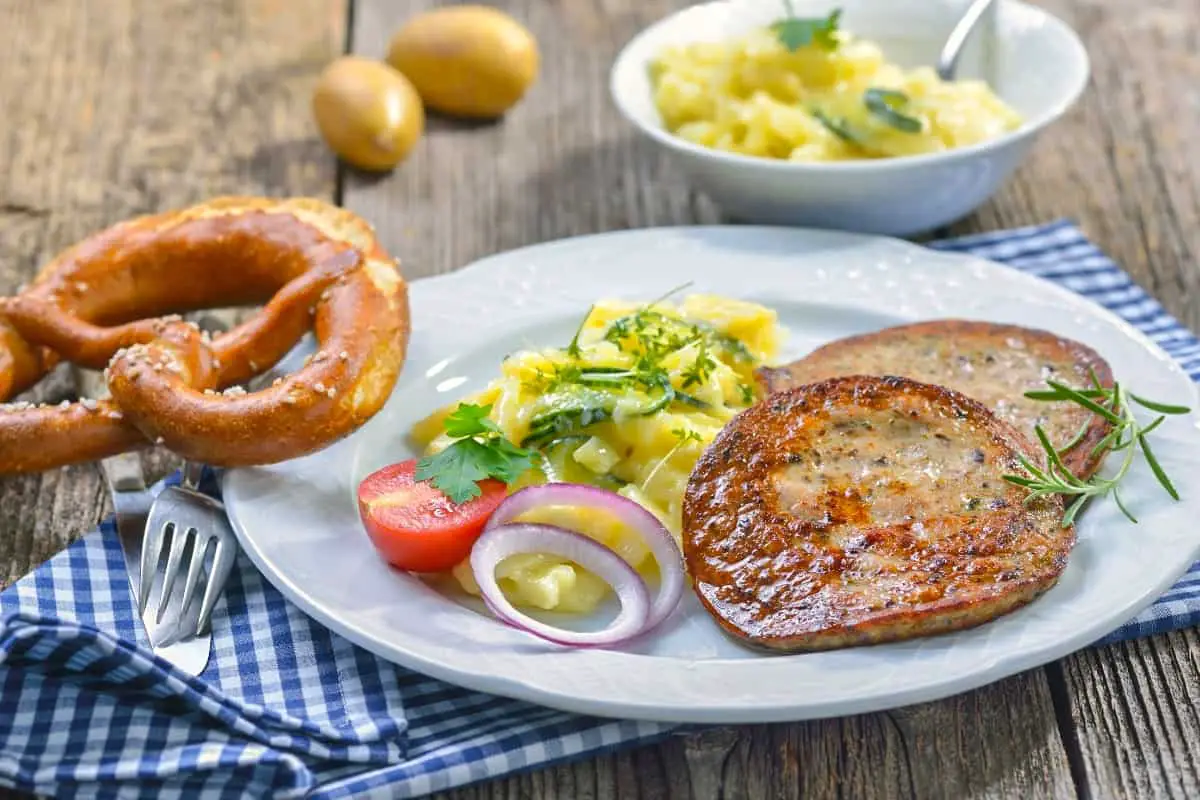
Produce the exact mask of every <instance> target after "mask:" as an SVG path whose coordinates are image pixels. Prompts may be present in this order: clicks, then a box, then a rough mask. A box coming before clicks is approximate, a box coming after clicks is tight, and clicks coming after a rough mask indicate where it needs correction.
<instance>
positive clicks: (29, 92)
mask: <svg viewBox="0 0 1200 800" xmlns="http://www.w3.org/2000/svg"><path fill="white" fill-rule="evenodd" d="M344 2H345V0H216V1H214V2H211V3H205V2H200V3H198V2H185V0H105V2H104V3H98V2H92V0H39V1H38V2H37V3H34V2H31V0H0V30H9V31H20V32H21V33H20V35H19V36H15V37H9V40H8V43H7V44H6V47H5V48H3V49H0V135H2V136H3V140H2V141H0V144H2V146H0V175H4V176H6V180H5V181H3V182H0V292H4V291H10V290H12V289H14V288H15V287H16V286H17V285H19V284H20V283H21V282H22V281H24V280H26V279H27V278H28V276H29V275H31V274H32V272H33V270H34V269H35V268H36V266H37V265H38V264H40V263H42V262H44V261H45V259H46V258H48V257H49V256H50V255H52V254H53V253H54V252H57V251H58V250H59V249H60V248H62V247H64V246H66V245H67V244H69V243H71V242H73V241H75V240H77V239H78V238H80V237H82V236H84V235H86V234H87V233H89V232H91V231H94V230H96V229H98V228H100V227H103V226H104V225H107V224H110V223H112V222H115V221H117V220H119V219H123V218H125V217H128V216H130V215H133V214H137V213H142V212H148V211H156V210H161V209H164V208H168V207H171V206H177V205H183V204H186V203H189V202H193V201H196V200H199V199H203V198H205V197H208V196H211V195H213V194H218V193H225V192H239V191H243V192H259V193H266V194H277V195H281V194H301V193H303V194H313V195H317V196H330V195H333V194H334V192H335V186H334V177H335V173H334V162H333V160H332V159H331V158H330V157H329V155H328V154H327V153H326V151H325V150H324V148H323V147H322V146H321V145H320V143H319V142H318V141H317V139H316V138H315V135H314V132H313V129H312V126H311V123H310V121H309V117H308V92H309V90H310V88H311V86H312V83H313V81H314V80H315V77H316V75H317V73H318V72H319V70H320V69H321V68H322V67H323V66H324V64H325V63H326V62H327V61H328V59H329V58H331V57H332V56H333V55H334V54H336V52H338V51H339V50H340V48H341V47H342V44H343V41H344V29H343V24H344V20H345V10H346V9H345V5H344ZM430 4H432V3H431V2H424V0H402V1H400V0H357V2H356V6H355V13H354V15H353V19H354V31H353V38H352V43H353V48H354V49H355V50H356V51H357V52H360V53H364V54H368V55H375V56H378V55H380V54H382V52H383V50H384V46H385V43H386V39H387V37H388V35H389V33H390V32H391V31H392V30H393V29H394V28H395V27H396V26H397V25H398V24H399V23H400V22H401V21H402V20H403V19H406V18H407V17H408V16H410V15H411V14H412V13H414V12H415V11H417V10H419V9H421V8H424V7H428V5H430ZM495 4H496V5H501V6H503V7H505V8H506V9H508V10H509V11H510V12H512V13H513V14H514V15H515V16H517V17H518V18H520V19H522V20H523V21H524V22H525V23H526V24H527V25H529V26H530V27H531V28H532V29H533V30H534V31H535V33H536V34H537V35H538V38H539V40H540V42H541V44H542V47H543V59H544V60H543V70H542V76H541V79H540V80H539V82H538V84H537V85H536V86H535V87H534V88H533V90H532V91H531V92H530V94H529V96H528V97H527V99H526V100H525V101H524V102H523V103H522V104H520V105H519V106H518V107H517V108H515V109H514V110H513V111H512V112H511V113H510V114H509V115H508V116H507V118H506V119H505V120H503V121H502V122H500V123H499V124H486V125H464V124H460V123H455V122H451V121H448V120H444V119H438V118H436V117H434V118H431V119H430V121H429V125H428V131H427V135H426V136H425V138H424V139H423V141H422V142H421V144H420V145H419V146H418V148H417V151H416V152H415V154H414V156H413V157H412V158H411V159H410V160H409V161H408V162H407V163H405V164H404V165H402V166H401V168H399V169H398V170H396V171H395V172H393V173H392V174H389V175H386V176H375V177H366V176H362V175H357V174H353V173H350V174H346V175H344V178H345V180H344V181H343V184H342V186H341V187H340V190H341V196H343V197H344V201H345V203H346V205H348V206H349V207H350V208H352V209H353V210H356V211H358V212H360V213H363V214H364V215H366V216H368V218H370V219H371V220H372V221H374V222H375V223H376V224H377V225H378V226H379V227H380V228H381V233H382V235H383V237H384V240H385V244H387V245H388V246H389V247H390V248H392V249H393V250H394V251H395V252H396V253H397V254H398V255H400V256H401V258H402V259H403V262H404V265H405V270H406V272H407V273H408V274H409V276H410V277H418V276H424V275H431V274H436V273H440V272H445V271H448V270H450V269H454V268H457V267H459V266H462V265H464V264H466V263H469V262H470V261H472V260H474V259H476V258H479V257H481V256H483V255H487V254H489V253H492V252H496V251H500V250H505V249H509V248H513V247H518V246H521V245H525V244H531V243H535V242H538V241H543V240H546V239H552V238H559V237H562V236H568V235H574V234H583V233H591V232H596V231H603V230H613V229H620V228H627V227H637V226H648V225H664V224H675V223H689V222H702V223H703V222H717V221H720V219H721V218H720V215H719V212H718V210H717V209H716V208H715V206H714V205H713V204H712V203H710V202H709V201H708V200H707V199H706V198H704V197H702V196H700V195H699V194H697V193H696V192H694V191H692V190H691V189H690V188H689V187H688V186H687V184H686V182H685V181H684V179H683V178H682V177H681V176H680V175H679V174H677V173H675V172H674V171H673V170H671V169H670V168H669V167H668V166H667V165H666V164H665V163H664V162H663V160H662V159H661V158H660V157H659V155H658V154H657V153H656V152H655V150H654V149H653V148H651V147H649V146H648V145H646V144H645V143H642V142H640V141H638V140H636V139H635V137H634V135H633V132H632V131H631V130H630V129H629V128H628V126H627V125H625V123H623V122H622V121H621V120H620V118H619V117H618V115H617V114H616V112H615V110H614V108H613V107H612V105H611V102H610V100H609V98H608V94H607V70H608V67H609V65H610V63H611V59H612V57H613V55H614V54H615V53H616V51H617V49H618V48H619V47H620V46H621V45H622V44H623V43H624V42H625V41H626V40H628V38H629V37H631V36H632V35H633V33H634V32H635V31H636V30H637V29H638V28H639V27H641V26H642V25H644V24H646V23H647V22H649V21H651V20H653V19H656V18H658V17H660V16H662V15H664V14H666V13H668V12H669V11H670V10H671V9H672V8H674V7H676V6H677V5H680V4H681V0H504V1H503V2H499V3H495ZM1040 4H1041V5H1044V6H1045V7H1047V8H1048V9H1050V10H1051V11H1053V12H1054V13H1056V14H1058V15H1059V16H1061V17H1063V18H1064V19H1066V20H1067V21H1069V22H1070V23H1071V24H1073V25H1074V26H1076V27H1077V29H1079V30H1080V31H1081V33H1082V34H1083V36H1084V38H1085V42H1086V44H1087V45H1088V48H1089V51H1090V53H1091V56H1092V59H1093V71H1094V77H1093V81H1092V86H1091V88H1090V90H1089V92H1088V93H1087V95H1086V96H1085V98H1084V99H1083V101H1082V102H1081V104H1080V105H1079V107H1078V108H1077V109H1076V110H1075V111H1073V112H1072V113H1071V114H1070V115H1069V116H1068V117H1067V118H1066V119H1065V120H1063V121H1062V122H1061V123H1060V124H1058V125H1057V126H1055V127H1054V128H1053V129H1051V130H1050V131H1049V132H1047V133H1046V134H1045V135H1044V136H1043V137H1042V139H1041V141H1040V143H1039V146H1038V147H1037V148H1036V150H1035V152H1034V154H1033V156H1032V158H1031V159H1030V161H1029V163H1028V164H1026V165H1025V166H1024V167H1023V168H1022V169H1021V170H1020V172H1019V173H1018V174H1017V176H1016V177H1015V178H1014V180H1013V181H1011V182H1010V183H1009V184H1008V185H1007V186H1006V187H1005V188H1004V190H1003V191H1002V192H1001V193H1000V194H999V195H997V197H996V198H995V199H994V200H993V201H992V202H991V203H989V204H987V205H986V206H985V207H984V208H982V209H981V210H980V211H979V213H978V214H976V215H974V216H973V217H972V218H970V219H968V220H966V221H964V222H962V223H959V224H958V225H955V226H953V228H952V229H951V230H950V232H953V233H960V232H969V231H974V230H980V229H993V228H997V227H1004V226H1010V225H1019V224H1029V223H1034V222H1041V221H1045V220H1048V219H1052V218H1056V217H1061V216H1068V217H1072V218H1074V219H1076V220H1078V221H1079V222H1080V223H1081V224H1082V226H1083V227H1084V229H1085V230H1086V231H1087V232H1088V234H1089V235H1091V236H1092V237H1093V238H1094V239H1095V240H1097V241H1098V242H1099V243H1100V244H1101V246H1103V247H1104V248H1105V249H1106V250H1107V251H1108V252H1109V253H1110V254H1112V255H1113V256H1114V257H1115V258H1116V259H1117V260H1118V262H1120V263H1121V264H1122V265H1123V266H1125V267H1126V268H1127V269H1129V270H1130V271H1131V272H1132V273H1133V274H1134V276H1135V277H1136V278H1137V279H1138V280H1139V281H1140V282H1141V283H1142V284H1143V285H1144V286H1146V287H1147V288H1148V289H1150V290H1151V291H1152V292H1153V293H1154V294H1156V295H1157V296H1158V297H1159V298H1160V299H1162V300H1163V301H1164V303H1165V304H1166V305H1167V307H1168V308H1169V309H1170V310H1171V311H1172V312H1173V313H1175V314H1176V315H1178V316H1180V317H1181V318H1182V319H1183V320H1184V321H1185V322H1187V323H1188V324H1189V325H1190V326H1191V327H1193V329H1195V328H1197V327H1200V302H1197V296H1196V293H1197V291H1198V289H1197V287H1198V283H1200V275H1198V272H1200V266H1198V257H1200V188H1198V187H1200V158H1198V157H1197V151H1196V145H1195V136H1196V134H1197V132H1200V90H1198V89H1197V88H1196V87H1197V86H1200V55H1198V54H1200V19H1198V17H1200V15H1198V14H1197V12H1196V7H1195V0H1147V1H1146V2H1140V3H1135V2H1133V0H1120V1H1118V0H1042V1H1041V3H1040ZM68 392H69V387H68V386H67V385H66V382H65V380H63V379H62V378H61V377H60V378H59V379H57V380H55V381H51V382H49V383H48V384H47V385H46V386H45V387H43V396H44V397H46V398H53V399H58V398H60V397H63V396H66V395H67V393H68ZM149 463H150V468H151V471H152V472H153V473H154V474H155V475H156V476H157V475H158V474H161V473H162V471H164V470H165V469H166V468H167V467H168V466H170V460H169V459H168V458H166V457H165V456H163V455H162V454H157V455H155V456H154V457H152V458H151V459H150V462H149ZM105 508H106V499H105V497H104V492H103V487H102V485H101V484H100V482H99V480H98V476H97V473H96V471H95V469H94V468H92V467H86V466H85V467H79V468H72V469H66V470H59V471H56V472H52V473H46V474H44V475H37V476H29V477H25V478H17V479H7V480H3V479H0V586H3V585H6V584H7V583H8V582H11V581H12V580H14V579H15V578H17V577H19V576H20V575H22V574H24V573H25V572H27V571H28V570H29V569H30V568H31V567H32V566H34V565H35V564H37V563H39V562H40V561H42V560H43V559H45V558H46V557H48V556H49V555H51V554H52V553H54V552H56V551H57V550H59V549H61V548H62V547H63V546H64V545H65V544H66V543H67V542H68V541H69V540H70V539H71V538H73V537H74V536H76V535H78V534H79V533H80V532H82V531H83V530H85V529H87V528H88V527H90V526H91V525H93V524H94V523H95V521H96V520H97V519H98V518H100V516H101V515H102V514H103V513H105ZM1197 686H1200V637H1198V636H1197V634H1196V632H1195V631H1188V632H1183V633H1177V634H1172V635H1169V636H1160V637H1153V638H1151V639H1147V640H1142V641H1138V642H1133V643H1126V644H1121V645H1115V646H1112V647H1107V648H1101V649H1095V650H1088V651H1084V652H1082V653H1080V654H1077V655H1076V656H1073V657H1071V658H1069V659H1066V660H1064V661H1063V662H1059V664H1057V665H1054V666H1052V667H1051V668H1049V669H1045V670H1035V671H1031V672H1029V673H1025V674H1023V675H1019V676H1015V677H1013V678H1010V679H1008V680H1006V681H1002V682H1000V683H998V684H995V685H993V686H990V687H987V688H985V689H981V690H978V691H975V692H971V693H967V694H964V695H962V696H959V697H955V698H951V699H948V700H945V701H942V702H939V703H931V704H924V705H920V706H915V707H911V708H905V709H899V710H896V711H893V712H890V713H887V714H874V715H864V716H858V717H850V718H846V719H839V720H828V721H821V722H813V723H805V724H797V725H775V726H758V727H746V728H738V729H723V730H713V731H708V732H706V733H703V734H700V735H697V736H691V737H678V738H675V739H672V740H670V741H668V742H666V743H663V744H660V745H657V746H654V747H647V748H642V749H639V750H635V751H631V752H625V753H621V754H617V755H612V756H606V757H603V758H599V759H593V760H590V761H584V762H580V763H577V764H573V765H566V766H562V767H558V768H554V769H551V770H543V771H539V772H534V773H531V774H528V775H523V776H518V777H513V778H509V779H504V780H500V781H495V782H492V783H489V784H483V785H480V786H477V787H472V788H469V789H465V790H461V791H458V792H453V793H449V794H447V795H444V796H443V797H444V798H454V799H455V800H459V799H462V800H465V798H475V800H485V798H496V799H497V800H499V798H538V799H539V800H540V799H543V798H544V799H546V800H549V798H626V797H634V798H660V797H663V798H695V799H696V800H707V799H708V798H714V799H715V798H743V797H744V798H767V797H769V798H774V797H784V798H789V797H797V798H798V797H804V798H809V797H816V798H822V797H854V798H859V797H864V798H884V797H906V798H907V797H912V798H925V797H933V798H937V797H947V798H960V797H961V798H984V797H986V798H993V797H994V798H1027V797H1038V798H1041V797H1064V798H1070V797H1075V796H1076V795H1077V794H1078V795H1080V796H1088V797H1121V798H1124V797H1191V796H1200V712H1197V709H1196V692H1197V688H1196V687H1197ZM1056 710H1057V718H1056ZM1062 731H1065V735H1064V734H1063V733H1062ZM1068 762H1070V764H1069V763H1068ZM1072 767H1073V768H1074V774H1072ZM3 794H4V793H3V792H0V796H3Z"/></svg>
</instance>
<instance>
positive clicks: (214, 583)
mask: <svg viewBox="0 0 1200 800" xmlns="http://www.w3.org/2000/svg"><path fill="white" fill-rule="evenodd" d="M216 540H217V549H216V552H215V553H213V565H212V571H211V572H210V573H209V574H208V585H207V586H205V587H204V600H203V602H201V604H200V619H199V621H198V622H197V624H196V631H197V633H201V632H203V631H205V630H207V629H208V623H209V617H211V616H212V612H213V608H214V607H215V606H216V605H217V598H218V597H220V596H221V590H222V589H224V588H225V581H226V580H228V579H229V572H230V570H232V569H233V563H234V561H235V560H236V559H237V547H236V546H235V544H234V543H233V542H232V541H231V540H230V539H228V538H226V537H223V536H217V537H216Z"/></svg>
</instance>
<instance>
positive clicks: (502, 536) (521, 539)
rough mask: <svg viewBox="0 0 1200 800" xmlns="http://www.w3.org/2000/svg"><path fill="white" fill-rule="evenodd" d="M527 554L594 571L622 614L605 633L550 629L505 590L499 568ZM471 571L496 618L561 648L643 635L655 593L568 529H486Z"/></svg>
mask: <svg viewBox="0 0 1200 800" xmlns="http://www.w3.org/2000/svg"><path fill="white" fill-rule="evenodd" d="M522 553H549V554H551V555H556V556H559V557H560V558H565V559H568V560H570V561H574V562H575V563H576V564H579V565H580V566H581V567H583V568H585V569H587V570H590V571H591V572H593V573H595V574H596V575H597V576H598V577H599V578H600V579H601V580H604V581H606V582H607V583H608V584H609V585H610V586H611V587H612V589H613V591H614V592H615V593H616V595H617V599H618V600H620V601H621V613H620V614H618V615H617V618H616V619H615V620H613V622H612V624H611V625H609V626H608V627H607V628H604V629H603V630H599V631H572V630H567V629H566V628H559V627H556V626H554V625H547V624H546V623H544V622H540V621H538V620H536V619H534V618H533V617H531V616H529V615H527V614H525V613H523V612H521V611H519V610H518V609H517V608H516V607H515V606H514V605H513V604H512V603H510V602H509V600H508V598H507V597H505V596H504V592H503V591H502V590H501V589H500V584H499V583H498V582H497V581H496V567H497V565H499V564H500V562H501V561H503V560H504V559H506V558H508V557H509V556H514V555H518V554H522ZM471 571H472V572H474V573H475V581H476V582H477V583H478V584H479V591H480V593H481V594H482V596H483V600H484V602H485V603H486V604H487V607H488V609H489V610H490V611H491V612H492V613H493V614H495V615H496V616H497V617H499V618H500V619H501V620H503V621H504V622H506V623H508V624H509V625H512V626H513V627H514V628H518V629H520V630H523V631H526V632H528V633H532V634H534V635H535V636H540V637H541V638H543V639H546V640H548V641H551V642H554V643H556V644H565V645H572V646H574V647H601V646H604V645H613V644H619V643H621V642H623V641H625V640H626V639H630V638H632V637H634V636H637V635H638V634H639V633H641V632H642V631H643V630H644V629H645V628H646V621H647V619H648V618H649V614H650V593H649V591H648V590H647V589H646V583H645V581H643V580H642V576H641V575H639V574H638V573H637V571H636V570H634V568H633V567H631V566H629V564H628V563H627V562H626V561H625V559H623V558H621V557H620V556H619V555H617V554H616V553H614V552H613V551H612V550H610V549H609V548H607V547H605V546H604V545H602V544H600V543H599V542H597V541H595V540H594V539H590V538H588V537H587V536H584V535H583V534H580V533H575V532H574V531H569V530H567V529H566V528H559V527H556V526H553V525H534V524H532V523H523V522H517V523H513V524H510V525H496V526H493V527H491V528H489V529H486V530H484V532H483V533H482V534H481V535H480V537H479V538H478V539H476V540H475V544H474V546H472V548H471Z"/></svg>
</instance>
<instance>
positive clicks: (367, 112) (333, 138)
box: [312, 56, 425, 172]
mask: <svg viewBox="0 0 1200 800" xmlns="http://www.w3.org/2000/svg"><path fill="white" fill-rule="evenodd" d="M312 110H313V116H314V117H315V118H316V122H317V128H318V129H320V131H321V136H322V138H324V140H325V143H326V144H327V145H329V147H330V149H332V150H333V151H334V152H335V153H337V154H338V155H339V156H341V158H342V159H343V160H344V161H345V162H346V163H348V164H352V165H353V166H355V167H358V168H359V169H364V170H370V171H374V172H383V171H386V170H389V169H391V168H392V167H394V166H396V165H397V164H399V163H400V162H401V161H403V160H404V158H405V157H406V156H407V155H408V154H409V152H410V151H411V150H412V149H413V146H414V145H416V143H417V140H418V139H420V138H421V133H422V132H423V131H424V130H425V110H424V108H423V107H422V105H421V98H420V96H419V95H418V94H417V91H416V90H415V89H414V88H413V86H412V84H411V83H409V81H408V78H405V77H404V75H402V74H401V73H399V72H397V71H396V70H395V69H393V68H391V67H389V66H388V65H387V64H384V63H382V62H379V61H371V60H369V59H365V58H359V57H356V56H342V57H341V58H338V59H336V60H335V61H333V62H332V63H331V64H330V65H329V66H328V67H326V68H325V71H324V72H323V73H322V74H321V77H320V79H319V80H318V81H317V88H316V89H315V90H314V92H313V98H312Z"/></svg>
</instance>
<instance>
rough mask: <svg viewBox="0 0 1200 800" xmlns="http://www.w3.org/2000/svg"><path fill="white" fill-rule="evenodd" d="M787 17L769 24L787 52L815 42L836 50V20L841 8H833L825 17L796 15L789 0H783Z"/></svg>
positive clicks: (826, 48) (838, 17)
mask: <svg viewBox="0 0 1200 800" xmlns="http://www.w3.org/2000/svg"><path fill="white" fill-rule="evenodd" d="M783 6H784V8H785V9H787V17H785V18H784V19H781V20H778V21H776V22H774V23H772V24H771V31H772V32H773V33H774V34H775V36H776V37H778V38H779V43H780V44H782V45H783V46H784V47H786V48H787V49H788V51H789V52H793V53H794V52H796V51H797V50H799V49H800V48H801V47H805V46H807V45H810V44H815V45H817V46H818V47H821V48H824V49H825V50H836V49H837V46H838V37H837V31H838V20H839V19H840V18H841V16H842V10H841V9H840V8H835V9H834V10H833V11H831V12H829V16H827V17H797V16H796V12H795V10H794V9H793V8H792V3H791V0H783Z"/></svg>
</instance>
